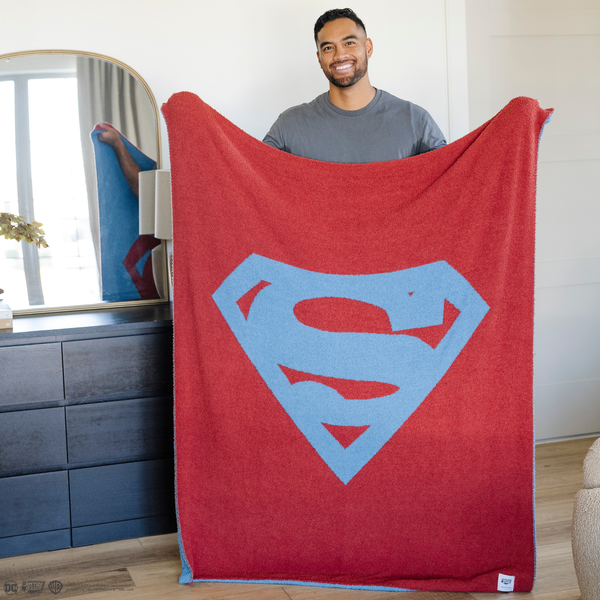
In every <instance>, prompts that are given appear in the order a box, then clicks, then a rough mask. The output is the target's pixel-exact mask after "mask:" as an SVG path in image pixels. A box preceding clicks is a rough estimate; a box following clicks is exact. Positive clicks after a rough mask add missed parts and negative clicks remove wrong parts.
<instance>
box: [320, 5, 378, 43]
mask: <svg viewBox="0 0 600 600" xmlns="http://www.w3.org/2000/svg"><path fill="white" fill-rule="evenodd" d="M336 19H351V20H352V21H354V22H355V23H356V24H357V25H358V26H359V27H360V28H361V29H362V30H363V31H364V32H365V35H367V28H366V27H365V24H364V23H363V22H362V21H361V20H360V19H359V17H358V15H357V14H356V13H355V12H354V11H353V10H352V9H351V8H333V9H332V10H328V11H327V12H326V13H323V14H322V15H321V16H320V17H319V18H318V19H317V22H316V23H315V44H316V43H317V36H318V35H319V31H321V29H323V26H324V25H325V23H329V21H335V20H336Z"/></svg>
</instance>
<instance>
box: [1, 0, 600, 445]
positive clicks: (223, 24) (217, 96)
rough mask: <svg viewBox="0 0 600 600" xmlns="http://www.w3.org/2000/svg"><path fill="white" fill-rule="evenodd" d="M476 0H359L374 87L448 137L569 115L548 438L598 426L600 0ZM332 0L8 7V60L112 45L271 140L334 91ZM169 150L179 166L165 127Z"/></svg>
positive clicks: (554, 237) (550, 347)
mask: <svg viewBox="0 0 600 600" xmlns="http://www.w3.org/2000/svg"><path fill="white" fill-rule="evenodd" d="M466 2H467V10H468V12H467V16H468V19H467V21H466V22H465V0H420V1H419V2H415V1H414V0H356V1H354V2H352V3H351V5H352V7H353V8H354V9H355V10H356V11H357V13H358V14H359V15H360V16H361V18H362V19H363V20H364V21H365V23H366V26H367V31H368V33H369V36H370V37H371V38H372V39H373V42H374V48H375V50H374V55H373V58H372V60H371V62H370V73H371V81H372V82H373V84H374V85H375V86H377V87H380V88H383V89H385V90H387V91H389V92H391V93H393V94H395V95H397V96H400V97H402V98H405V99H409V100H412V101H413V102H416V103H417V104H420V105H422V106H424V107H425V108H427V110H429V111H430V112H431V114H432V115H433V116H434V118H435V119H436V121H437V122H438V123H439V124H440V126H441V127H442V129H443V130H444V132H445V133H446V135H448V137H449V139H451V140H454V139H457V138H458V137H460V136H461V135H464V134H465V133H466V132H467V131H468V130H469V115H470V128H474V127H476V126H478V125H480V124H481V123H483V122H484V121H486V120H487V119H489V118H490V117H491V116H493V115H494V114H495V113H496V112H498V110H500V109H501V108H502V107H503V106H504V105H505V104H506V103H507V102H508V100H510V98H511V97H513V96H516V95H523V94H524V95H530V96H534V97H538V98H539V99H540V100H541V102H542V105H543V106H554V107H555V108H556V109H557V112H556V115H555V116H554V118H553V121H552V123H551V124H550V125H549V126H548V127H547V128H546V132H545V134H544V139H543V142H542V150H541V162H540V174H539V198H538V209H539V212H538V267H539V268H538V271H537V298H536V303H537V304H536V352H537V355H536V384H537V385H536V417H537V434H538V438H548V437H559V436H567V435H576V434H581V433H586V432H591V431H600V343H599V342H598V340H599V339H600V316H599V308H598V307H599V306H600V302H599V300H600V235H598V225H599V224H600V203H599V202H598V189H599V187H600V183H599V177H600V175H599V173H600V169H599V167H600V165H599V164H598V162H599V160H600V150H599V148H600V143H599V142H600V121H599V118H600V117H599V116H598V115H599V114H600V113H599V112H598V92H599V89H600V81H599V78H598V76H599V70H598V56H599V55H600V52H599V51H600V36H599V34H600V30H599V24H600V15H599V11H598V8H600V7H599V2H600V0H466ZM335 6H336V4H335V3H332V2H331V0H327V1H324V0H254V1H252V2H250V1H248V0H229V1H228V2H215V1H214V0H104V2H102V3H99V2H86V1H82V0H53V1H51V2H50V1H48V0H19V1H18V2H15V1H14V0H0V15H2V18H0V54H3V53H9V52H16V51H20V50H32V49H73V50H85V51H92V52H97V53H100V54H105V55H108V56H111V57H114V58H117V59H119V60H121V61H123V62H125V63H126V64H128V65H129V66H131V67H132V68H133V69H135V70H136V71H137V72H138V73H139V74H140V75H141V76H142V77H143V78H144V79H145V80H146V81H147V83H148V84H149V85H150V87H151V89H152V90H153V91H154V94H155V96H156V100H157V102H158V104H159V106H160V105H161V104H162V103H163V102H165V101H166V100H167V99H168V98H169V96H170V95H171V94H172V93H174V92H178V91H182V90H188V91H192V92H195V93H196V94H198V95H199V96H200V97H201V98H202V99H203V100H205V101H206V102H208V103H209V104H210V105H211V106H213V107H214V108H216V109H217V110H218V111H219V112H221V113H222V114H224V115H225V116H226V117H228V118H229V119H231V120H232V121H233V122H234V123H236V124H237V125H239V126H240V127H242V128H243V129H244V130H245V131H247V132H248V133H250V134H251V135H254V136H256V137H262V136H263V135H264V134H265V133H266V131H267V130H268V128H269V126H270V125H271V123H272V122H273V121H274V120H275V118H276V117H277V116H278V114H279V113H280V112H281V111H282V110H284V109H286V108H288V107H289V106H291V105H293V104H297V103H299V102H304V101H308V100H310V99H312V98H313V97H314V96H316V95H317V94H319V93H321V92H322V91H325V90H326V89H327V82H326V80H325V79H324V77H323V75H322V73H321V71H320V69H319V68H318V65H317V61H316V57H315V47H314V43H313V40H312V27H313V25H314V21H315V20H316V18H317V17H318V16H319V15H320V14H321V13H322V12H324V11H325V10H327V9H329V8H333V7H335ZM465 23H466V24H465ZM466 26H468V28H469V29H468V30H469V35H468V36H467V34H466ZM467 39H468V42H469V93H468V96H467V60H466V48H465V47H466V40H467ZM469 105H470V111H469ZM163 159H164V163H165V166H168V152H167V143H166V134H165V132H164V128H163Z"/></svg>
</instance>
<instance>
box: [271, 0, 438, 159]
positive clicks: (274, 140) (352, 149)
mask: <svg viewBox="0 0 600 600" xmlns="http://www.w3.org/2000/svg"><path fill="white" fill-rule="evenodd" d="M314 33H315V42H316V44H317V58H318V59H319V65H320V66H321V69H322V70H323V73H324V74H325V77H327V79H328V80H329V91H328V92H325V93H324V94H321V95H320V96H317V97H316V98H315V99H314V100H313V101H312V102H308V103H306V104H300V105H299V106H294V107H292V108H290V109H288V110H286V111H285V112H284V113H282V114H281V115H280V116H279V118H278V119H277V121H275V123H274V124H273V126H272V127H271V130H270V131H269V133H267V135H266V136H265V138H264V140H263V141H264V142H265V143H266V144H269V145H270V146H273V147H274V148H278V149H279V150H284V151H285V152H290V153H291V154H295V155H297V156H304V157H305V158H314V159H316V160H323V161H327V162H341V163H367V162H380V161H385V160H395V159H398V158H407V157H409V156H414V155H416V154H423V153H424V152H428V151H429V150H435V149H436V148H440V147H441V146H444V145H445V144H446V140H445V139H444V135H443V134H442V132H441V131H440V128H439V127H438V126H437V125H436V123H435V121H434V120H433V119H432V118H431V116H430V115H429V113H428V112H427V111H426V110H424V109H422V108H421V107H419V106H417V105H416V104H412V103H411V102H407V101H406V100H401V99H400V98H396V97H395V96H392V95H391V94H388V93H387V92H384V91H383V90H379V89H376V88H374V87H373V86H372V85H371V82H370V81H369V73H368V66H369V59H370V58H371V55H372V54H373V42H372V41H371V40H370V39H369V38H368V37H367V32H366V29H365V26H364V23H363V22H362V21H361V20H360V19H359V18H358V16H357V15H356V13H355V12H354V11H353V10H351V9H349V8H341V9H340V8H338V9H334V10H329V11H327V12H326V13H324V14H323V15H321V16H320V17H319V19H318V20H317V22H316V23H315V30H314Z"/></svg>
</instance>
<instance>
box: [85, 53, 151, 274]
mask: <svg viewBox="0 0 600 600" xmlns="http://www.w3.org/2000/svg"><path fill="white" fill-rule="evenodd" d="M77 89H78V94H79V124H80V130H81V145H82V148H83V165H84V170H85V181H86V186H87V193H88V202H89V211H90V225H91V228H92V238H93V240H94V250H95V253H96V262H97V264H98V272H100V222H99V214H98V193H97V187H96V168H95V164H94V150H93V148H92V142H91V140H90V133H91V132H92V130H93V129H94V127H95V125H96V124H97V123H101V122H106V123H110V124H111V125H113V127H115V128H116V129H118V130H119V131H120V132H121V133H122V134H123V135H124V136H125V137H126V138H127V139H128V140H129V141H130V142H131V143H132V144H134V145H135V146H137V147H138V148H139V149H140V150H142V152H144V153H145V154H147V155H148V156H150V157H151V158H153V159H155V160H156V147H157V143H156V121H155V118H156V117H155V113H154V108H153V106H152V103H151V102H150V99H149V98H148V94H147V93H146V90H145V89H144V87H143V86H142V85H141V84H140V83H139V82H138V81H137V80H136V79H135V77H133V75H131V74H130V73H128V72H127V71H125V70H124V69H122V68H121V67H119V66H118V65H115V64H113V63H110V62H107V61H105V60H100V59H98V58H91V57H87V56H78V57H77Z"/></svg>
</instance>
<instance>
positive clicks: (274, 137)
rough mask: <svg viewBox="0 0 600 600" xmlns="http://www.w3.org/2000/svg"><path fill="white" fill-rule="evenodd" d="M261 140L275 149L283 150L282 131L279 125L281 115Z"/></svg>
mask: <svg viewBox="0 0 600 600" xmlns="http://www.w3.org/2000/svg"><path fill="white" fill-rule="evenodd" d="M263 142H264V143H265V144H268V145H269V146H272V147H273V148H277V150H285V142H284V140H283V131H282V127H281V115H279V118H278V119H277V121H275V123H273V125H272V126H271V129H269V132H268V133H267V135H265V137H264V138H263Z"/></svg>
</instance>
